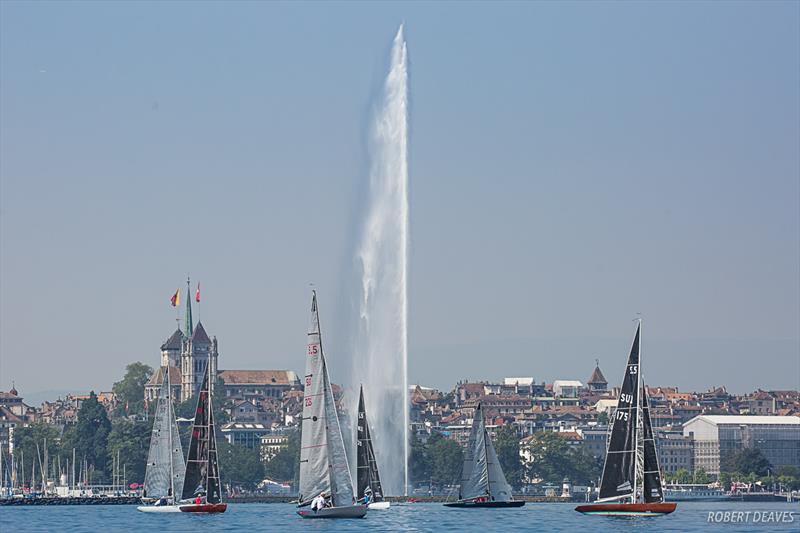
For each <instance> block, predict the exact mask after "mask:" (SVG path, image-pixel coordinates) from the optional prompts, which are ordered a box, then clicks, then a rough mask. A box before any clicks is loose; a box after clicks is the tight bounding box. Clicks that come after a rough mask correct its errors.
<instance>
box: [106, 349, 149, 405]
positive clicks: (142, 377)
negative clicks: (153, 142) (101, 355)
mask: <svg viewBox="0 0 800 533" xmlns="http://www.w3.org/2000/svg"><path fill="white" fill-rule="evenodd" d="M152 375H153V368H152V367H151V366H148V365H146V364H144V363H140V362H138V361H137V362H135V363H131V364H129V365H128V366H127V367H125V376H124V377H123V378H122V381H117V382H116V383H114V386H113V388H112V389H111V390H113V391H114V394H115V395H116V396H117V400H118V401H119V404H118V405H117V408H116V410H115V414H116V415H117V416H120V415H126V414H128V413H142V412H144V386H145V385H146V384H147V382H148V381H149V380H150V377H151V376H152ZM126 407H127V409H126Z"/></svg>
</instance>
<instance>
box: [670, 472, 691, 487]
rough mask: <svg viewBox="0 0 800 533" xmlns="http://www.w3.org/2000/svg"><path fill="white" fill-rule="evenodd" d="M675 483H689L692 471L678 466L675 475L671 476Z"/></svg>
mask: <svg viewBox="0 0 800 533" xmlns="http://www.w3.org/2000/svg"><path fill="white" fill-rule="evenodd" d="M672 479H673V480H674V481H675V483H680V484H683V483H691V482H692V473H691V472H689V471H688V470H686V469H685V468H679V469H678V471H677V472H675V475H674V476H673V478H672Z"/></svg>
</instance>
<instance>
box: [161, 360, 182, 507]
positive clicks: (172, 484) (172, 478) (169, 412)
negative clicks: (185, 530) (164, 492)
mask: <svg viewBox="0 0 800 533" xmlns="http://www.w3.org/2000/svg"><path fill="white" fill-rule="evenodd" d="M164 381H165V382H166V383H167V420H169V423H170V428H169V431H168V432H167V433H168V435H169V437H168V439H169V491H170V494H172V498H173V501H178V498H177V497H176V495H175V467H174V465H173V464H172V423H173V422H172V421H173V419H174V418H173V416H172V384H171V383H170V382H169V366H167V367H166V368H165V372H164ZM162 387H163V385H162Z"/></svg>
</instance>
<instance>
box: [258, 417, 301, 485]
mask: <svg viewBox="0 0 800 533" xmlns="http://www.w3.org/2000/svg"><path fill="white" fill-rule="evenodd" d="M299 465H300V429H295V430H294V431H292V432H291V433H289V442H288V443H287V445H286V447H285V448H281V450H280V451H279V452H278V453H276V454H275V455H274V456H273V457H272V458H271V459H270V460H269V462H267V463H266V464H265V465H264V477H267V478H269V479H271V480H273V481H280V482H284V483H292V484H294V485H295V486H296V485H297V477H298V474H299Z"/></svg>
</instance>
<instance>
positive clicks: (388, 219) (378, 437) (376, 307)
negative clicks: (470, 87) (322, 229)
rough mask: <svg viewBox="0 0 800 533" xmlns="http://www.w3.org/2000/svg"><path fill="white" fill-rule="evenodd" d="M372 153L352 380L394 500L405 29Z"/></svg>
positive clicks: (401, 310) (404, 361) (403, 399)
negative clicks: (361, 392) (362, 398)
mask: <svg viewBox="0 0 800 533" xmlns="http://www.w3.org/2000/svg"><path fill="white" fill-rule="evenodd" d="M369 149H370V154H369V156H370V166H369V181H368V191H367V201H366V205H365V212H364V219H363V221H362V224H363V225H362V228H361V235H360V240H359V243H358V245H357V247H356V257H355V260H356V265H357V268H358V269H360V275H361V279H360V286H359V301H358V303H357V306H358V320H357V331H356V334H355V339H354V341H355V342H354V361H353V362H354V374H353V377H354V378H355V379H356V380H357V383H356V384H355V385H356V387H357V386H358V383H362V384H363V386H364V396H365V401H366V405H367V416H368V418H369V422H370V426H371V427H372V431H373V443H374V445H375V447H376V450H375V454H376V459H377V461H378V466H379V468H380V472H381V478H382V479H381V481H382V482H383V488H384V491H385V492H386V493H387V494H395V495H397V494H403V493H404V492H405V490H406V488H407V486H408V371H407V366H408V328H407V324H408V288H407V281H408V59H407V52H406V42H405V38H404V36H403V26H402V25H401V26H400V29H399V30H398V31H397V35H396V36H395V38H394V42H393V45H392V52H391V63H390V67H389V73H388V75H387V76H386V79H385V81H384V83H383V86H382V89H381V98H380V101H379V103H378V106H377V108H376V110H375V113H374V117H373V118H372V121H371V130H370V144H369ZM356 390H357V388H356ZM356 397H357V395H356Z"/></svg>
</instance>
